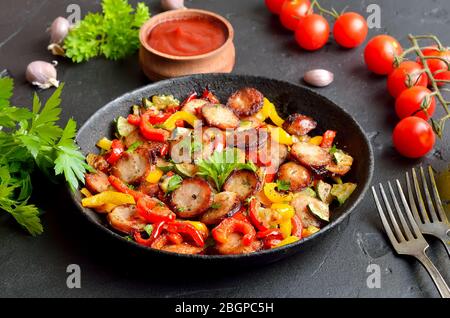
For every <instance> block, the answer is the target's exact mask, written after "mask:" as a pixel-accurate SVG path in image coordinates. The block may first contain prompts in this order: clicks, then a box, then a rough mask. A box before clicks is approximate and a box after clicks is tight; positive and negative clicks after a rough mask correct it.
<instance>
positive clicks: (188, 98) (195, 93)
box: [181, 92, 198, 106]
mask: <svg viewBox="0 0 450 318" xmlns="http://www.w3.org/2000/svg"><path fill="white" fill-rule="evenodd" d="M194 99H198V94H197V92H192V93H191V94H190V95H189V96H188V97H187V98H186V99H185V100H184V101H183V102H182V103H181V106H184V105H186V104H187V103H189V102H191V101H193V100H194Z"/></svg>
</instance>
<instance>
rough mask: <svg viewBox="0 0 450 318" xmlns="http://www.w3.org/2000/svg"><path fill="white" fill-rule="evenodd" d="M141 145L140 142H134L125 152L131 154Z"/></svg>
mask: <svg viewBox="0 0 450 318" xmlns="http://www.w3.org/2000/svg"><path fill="white" fill-rule="evenodd" d="M140 145H142V142H141V141H136V142H135V143H133V144H132V145H131V146H130V147H128V149H127V152H128V153H132V152H133V151H135V150H136V149H137V148H139V146H140Z"/></svg>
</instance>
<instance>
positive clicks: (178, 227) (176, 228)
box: [166, 222, 205, 247]
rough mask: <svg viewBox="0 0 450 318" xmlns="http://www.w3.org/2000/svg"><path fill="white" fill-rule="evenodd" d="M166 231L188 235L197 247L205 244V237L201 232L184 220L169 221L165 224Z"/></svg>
mask: <svg viewBox="0 0 450 318" xmlns="http://www.w3.org/2000/svg"><path fill="white" fill-rule="evenodd" d="M166 230H167V232H170V233H179V234H186V235H188V236H189V237H190V238H191V239H192V240H193V241H194V243H195V244H196V245H197V246H198V247H203V246H205V239H204V238H203V235H202V233H200V231H198V230H197V229H196V228H195V227H194V226H193V225H192V224H189V223H186V222H170V223H167V226H166Z"/></svg>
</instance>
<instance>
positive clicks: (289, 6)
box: [280, 0, 311, 31]
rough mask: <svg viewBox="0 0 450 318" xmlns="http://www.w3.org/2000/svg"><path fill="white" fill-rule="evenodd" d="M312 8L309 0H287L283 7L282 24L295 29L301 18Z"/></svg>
mask: <svg viewBox="0 0 450 318" xmlns="http://www.w3.org/2000/svg"><path fill="white" fill-rule="evenodd" d="M310 8H311V3H310V2H309V0H286V1H285V2H284V3H283V6H282V7H281V13H280V21H281V24H282V25H283V26H284V27H285V28H286V29H289V30H292V31H295V30H296V29H297V25H298V22H299V20H300V18H303V17H305V16H306V15H307V14H308V13H309V12H308V11H309V9H310Z"/></svg>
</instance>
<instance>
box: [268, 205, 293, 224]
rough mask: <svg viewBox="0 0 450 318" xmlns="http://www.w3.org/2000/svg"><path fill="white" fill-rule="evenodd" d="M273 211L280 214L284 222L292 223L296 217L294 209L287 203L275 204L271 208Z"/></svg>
mask: <svg viewBox="0 0 450 318" xmlns="http://www.w3.org/2000/svg"><path fill="white" fill-rule="evenodd" d="M270 208H271V209H272V210H275V211H277V212H278V213H280V215H281V217H282V218H283V220H284V221H289V222H290V221H291V219H292V218H293V217H294V216H295V210H294V207H293V206H292V205H290V204H286V203H274V204H272V206H271V207H270Z"/></svg>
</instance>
